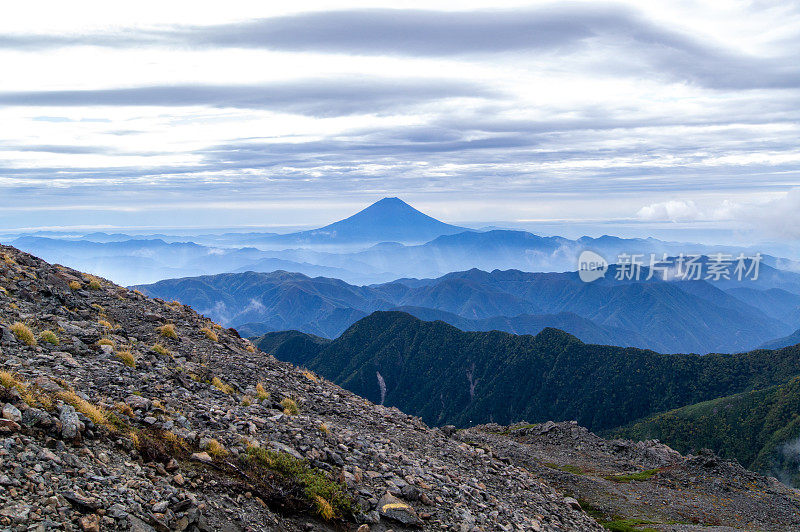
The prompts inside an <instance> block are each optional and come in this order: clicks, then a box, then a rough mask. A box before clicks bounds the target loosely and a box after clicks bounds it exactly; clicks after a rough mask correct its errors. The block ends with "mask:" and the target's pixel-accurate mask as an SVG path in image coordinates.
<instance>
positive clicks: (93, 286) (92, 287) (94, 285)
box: [87, 279, 102, 290]
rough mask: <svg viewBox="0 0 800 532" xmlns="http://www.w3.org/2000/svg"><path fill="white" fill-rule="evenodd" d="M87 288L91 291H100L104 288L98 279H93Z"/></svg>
mask: <svg viewBox="0 0 800 532" xmlns="http://www.w3.org/2000/svg"><path fill="white" fill-rule="evenodd" d="M87 288H88V289H89V290H100V288H102V286H101V285H100V281H99V280H98V279H92V280H91V281H89V284H88V285H87Z"/></svg>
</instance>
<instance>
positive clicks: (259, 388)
mask: <svg viewBox="0 0 800 532" xmlns="http://www.w3.org/2000/svg"><path fill="white" fill-rule="evenodd" d="M256 398H257V399H258V400H259V402H261V401H266V400H267V399H269V392H268V391H267V390H265V389H264V385H263V384H261V383H260V382H259V383H258V384H256Z"/></svg>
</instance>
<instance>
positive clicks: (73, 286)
mask: <svg viewBox="0 0 800 532" xmlns="http://www.w3.org/2000/svg"><path fill="white" fill-rule="evenodd" d="M82 286H83V285H82V284H81V283H79V282H78V281H70V282H69V287H70V289H71V290H80V289H81V287H82Z"/></svg>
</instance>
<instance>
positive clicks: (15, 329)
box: [11, 321, 36, 346]
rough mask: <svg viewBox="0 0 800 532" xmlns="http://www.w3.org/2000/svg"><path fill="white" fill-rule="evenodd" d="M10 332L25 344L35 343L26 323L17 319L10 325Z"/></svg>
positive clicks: (34, 338)
mask: <svg viewBox="0 0 800 532" xmlns="http://www.w3.org/2000/svg"><path fill="white" fill-rule="evenodd" d="M11 332H12V333H14V336H16V337H17V340H19V341H20V342H22V343H23V344H25V345H31V346H33V345H36V337H35V336H33V332H32V331H31V330H30V329H29V328H28V326H27V325H25V324H24V323H22V322H20V321H18V322H16V323H14V324H13V325H12V326H11Z"/></svg>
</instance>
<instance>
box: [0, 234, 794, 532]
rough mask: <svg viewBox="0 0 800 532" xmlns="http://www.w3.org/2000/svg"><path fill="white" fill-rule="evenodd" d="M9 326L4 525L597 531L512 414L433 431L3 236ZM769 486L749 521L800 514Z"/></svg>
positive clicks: (3, 394) (2, 342)
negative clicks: (507, 420)
mask: <svg viewBox="0 0 800 532" xmlns="http://www.w3.org/2000/svg"><path fill="white" fill-rule="evenodd" d="M0 328H1V330H0V360H1V361H2V368H0V409H1V410H2V419H0V529H2V530H85V531H91V530H116V529H120V530H128V529H131V530H137V531H150V530H157V531H166V530H226V531H236V530H289V531H291V530H357V529H358V530H360V531H361V532H363V531H365V530H373V531H375V530H378V531H381V530H388V529H392V530H395V531H398V530H411V529H419V528H420V527H424V528H426V529H431V530H454V531H462V530H463V531H470V530H577V531H581V530H587V531H591V530H603V528H602V527H601V526H600V525H599V524H598V523H597V522H596V521H595V520H594V519H593V518H592V517H591V516H589V515H588V514H587V513H586V512H585V511H584V510H583V509H581V507H580V505H579V503H578V502H577V501H576V500H573V499H570V498H568V497H565V493H564V490H565V489H566V488H565V487H569V486H568V485H566V484H559V483H558V482H552V484H553V485H557V486H560V488H561V490H562V491H557V490H556V489H554V488H553V487H551V484H549V483H550V482H551V481H552V480H553V479H551V478H548V477H546V476H544V475H542V474H541V471H540V467H541V463H542V460H543V459H542V457H541V456H539V455H537V454H535V453H530V452H529V451H530V449H532V448H535V446H532V445H528V446H527V447H526V446H525V445H526V444H525V443H524V442H519V441H517V440H516V439H514V437H513V435H510V433H505V432H504V431H507V429H504V428H502V427H492V430H486V429H485V427H484V428H476V429H470V431H457V432H456V431H453V430H449V429H448V428H445V429H431V428H429V427H427V426H426V425H424V424H423V423H422V422H421V421H419V420H418V419H416V418H413V417H410V416H407V415H405V414H403V413H402V412H400V411H398V410H396V409H393V408H385V407H382V406H377V405H374V404H372V403H369V402H368V401H366V400H364V399H362V398H360V397H358V396H356V395H354V394H352V393H350V392H347V391H345V390H343V389H341V388H339V387H338V386H335V385H333V384H331V383H329V382H327V381H325V380H324V379H321V378H319V377H318V376H316V375H315V374H313V373H311V372H308V371H304V370H301V369H298V368H296V367H294V366H292V365H290V364H287V363H283V362H279V361H278V360H276V359H274V358H273V357H271V356H269V355H266V354H263V353H261V352H259V351H257V350H256V349H255V348H254V347H253V346H252V345H251V344H250V342H248V341H247V340H244V339H241V338H239V336H238V334H237V333H236V331H234V330H230V329H228V330H225V329H222V328H221V327H219V326H217V325H215V324H213V323H212V322H211V321H209V320H208V319H206V318H204V317H203V316H200V315H198V314H196V313H195V312H194V311H192V310H191V309H190V308H188V307H186V306H183V305H180V304H177V303H167V302H164V301H160V300H153V299H148V298H146V297H144V296H143V295H141V294H139V293H136V292H134V291H130V290H128V289H125V288H122V287H119V286H116V285H114V284H112V283H109V282H107V281H105V280H102V279H97V278H94V277H91V276H88V275H85V274H82V273H80V272H76V271H74V270H70V269H68V268H64V267H60V266H52V265H49V264H47V263H45V262H44V261H41V260H39V259H37V258H35V257H33V256H30V255H28V254H25V253H21V252H19V251H18V250H16V249H14V248H11V247H7V246H0ZM565 448H568V446H566V447H565ZM514 449H516V450H514ZM591 455H592V453H591V452H589V453H588V454H587V455H586V460H589V461H591V460H592V458H591ZM669 455H670V456H671V457H673V458H674V459H675V460H678V461H682V460H688V459H684V458H682V457H679V456H677V455H676V454H675V453H674V452H673V453H670V454H669ZM671 459H672V458H671ZM551 460H552V461H553V462H557V461H558V460H557V459H555V458H554V459H551ZM537 464H538V465H537ZM626 467H628V468H632V469H633V470H636V469H638V468H639V467H640V466H639V465H638V464H635V463H631V464H628V465H626ZM623 469H625V468H623ZM623 472H628V471H623ZM742 478H745V477H742ZM747 478H750V477H747ZM753 478H757V479H758V482H762V483H763V482H767V481H766V480H765V479H763V478H762V477H753ZM693 482H694V480H693V479H691V478H689V479H686V480H685V481H684V487H685V489H686V490H687V491H691V490H692V487H693V485H694V484H693ZM720 482H722V484H721V486H722V487H721V488H720V489H724V486H725V485H726V484H725V483H726V482H727V479H725V478H721V479H720ZM742 482H744V484H743V486H744V485H745V484H746V482H745V481H742ZM748 482H749V481H748ZM759 485H760V484H759ZM741 489H745V488H744V487H743V488H741ZM754 489H756V488H754ZM759 489H760V488H759ZM770 489H771V490H773V491H769V492H765V493H766V495H764V498H761V499H759V497H760V496H761V495H760V494H761V493H762V492H761V491H758V493H759V495H758V496H756V495H753V496H752V497H751V498H752V500H753V504H754V505H755V506H754V508H755V510H754V514H755V517H753V518H752V519H750V517H749V516H748V519H749V521H743V522H750V523H755V525H757V528H758V529H765V530H767V529H773V530H778V529H781V530H786V529H787V528H786V527H784V528H775V526H774V522H775V519H782V520H784V521H782V522H783V523H789V524H791V526H795V525H794V523H796V521H792V520H787V519H789V517H787V515H789V514H784V513H781V514H778V515H779V517H777V518H770V517H769V515H771V512H772V510H771V508H772V506H771V505H772V503H773V499H774V497H780V500H781V501H782V502H781V505H782V506H781V508H784V507H785V508H786V509H787V510H786V511H787V512H789V513H790V514H791V512H792V511H793V512H794V513H793V514H791V515H795V516H796V515H797V507H798V506H797V504H798V496H797V493H796V492H795V491H793V490H788V489H786V488H782V489H781V488H779V487H778V486H774V485H772V484H770ZM571 492H572V493H573V494H576V495H578V494H577V491H576V490H571ZM754 493H755V492H754ZM708 504H710V505H712V508H711V509H710V511H712V510H713V508H714V507H713V505H714V504H717V506H716V508H717V510H718V511H724V506H720V504H722V502H721V500H720V501H716V502H715V501H712V500H708ZM792 504H793V505H794V509H793V510H789V508H790V506H791V505H792ZM618 506H624V505H623V503H619V505H618ZM609 508H611V507H609ZM590 510H591V511H593V512H595V515H597V514H596V511H595V510H594V509H590ZM609 511H611V510H609ZM616 511H617V510H614V512H616ZM626 515H627V514H626ZM770 519H771V520H770ZM670 526H673V525H670ZM675 526H677V525H675ZM787 526H789V525H787ZM663 529H664V530H666V529H669V528H663Z"/></svg>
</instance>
